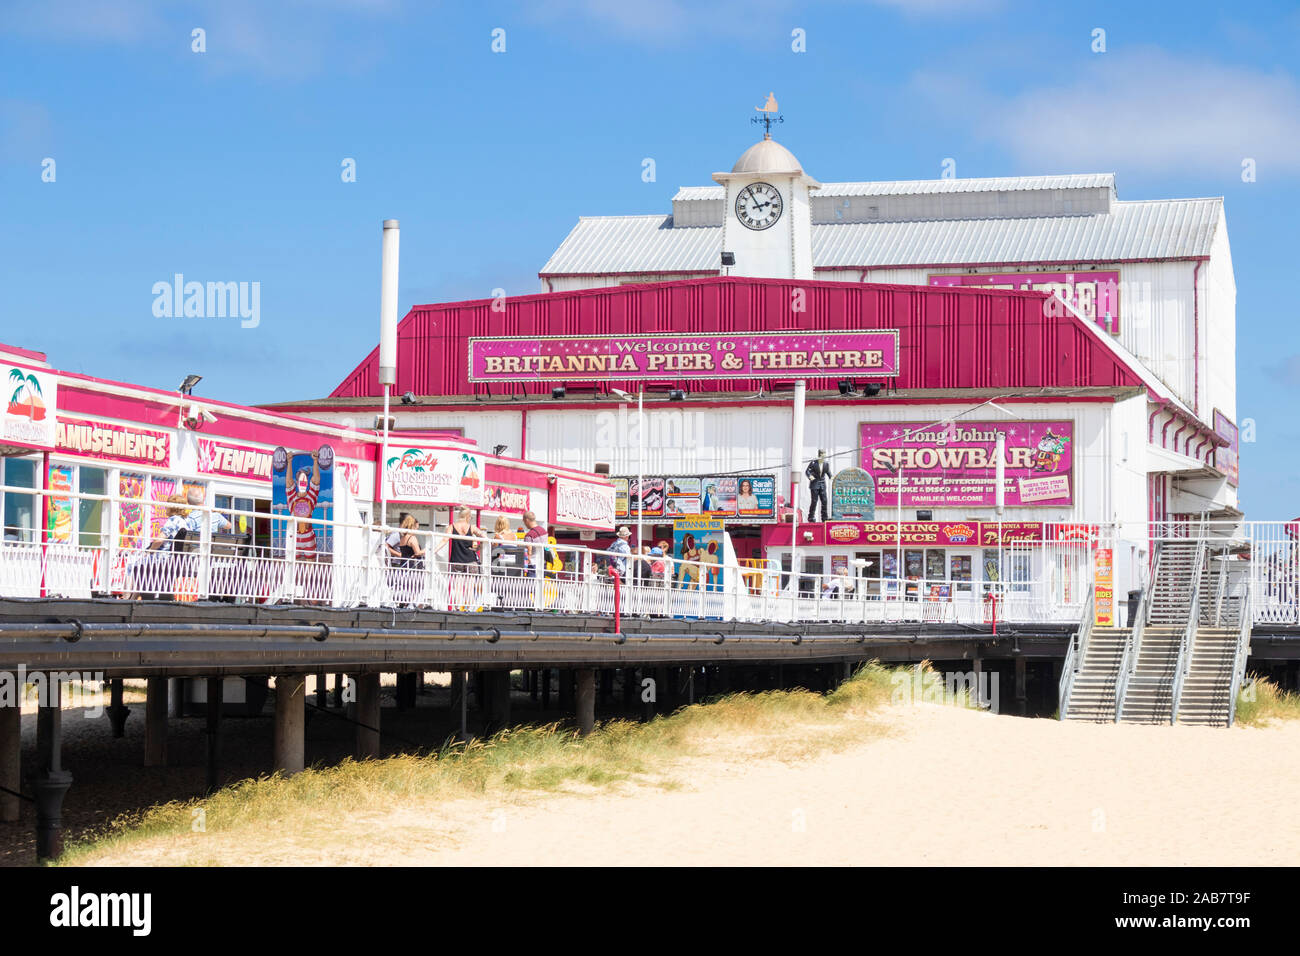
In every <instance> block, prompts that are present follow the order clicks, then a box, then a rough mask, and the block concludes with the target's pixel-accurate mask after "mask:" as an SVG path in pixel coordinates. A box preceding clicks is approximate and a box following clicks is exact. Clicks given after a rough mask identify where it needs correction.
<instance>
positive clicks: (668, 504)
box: [664, 477, 700, 518]
mask: <svg viewBox="0 0 1300 956" xmlns="http://www.w3.org/2000/svg"><path fill="white" fill-rule="evenodd" d="M699 513H700V479H699V478H695V477H687V478H666V479H664V517H666V518H677V517H679V516H682V515H697V514H699Z"/></svg>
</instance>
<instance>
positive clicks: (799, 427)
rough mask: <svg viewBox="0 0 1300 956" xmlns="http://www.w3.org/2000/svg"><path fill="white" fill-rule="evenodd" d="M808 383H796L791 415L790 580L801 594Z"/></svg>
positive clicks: (795, 591)
mask: <svg viewBox="0 0 1300 956" xmlns="http://www.w3.org/2000/svg"><path fill="white" fill-rule="evenodd" d="M807 392H808V383H807V382H805V381H804V380H803V379H799V380H798V381H797V382H795V383H794V404H793V406H792V408H791V415H790V580H791V582H792V583H793V585H794V586H793V592H794V594H795V595H796V596H797V595H798V594H799V581H800V575H799V477H800V473H799V463H800V462H801V461H802V460H803V419H804V407H805V404H806V398H807Z"/></svg>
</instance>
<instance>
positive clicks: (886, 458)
mask: <svg viewBox="0 0 1300 956" xmlns="http://www.w3.org/2000/svg"><path fill="white" fill-rule="evenodd" d="M860 429H861V430H860V439H861V440H860V442H859V444H860V445H861V447H862V467H863V468H864V469H866V470H867V471H869V472H870V473H871V475H872V477H873V478H874V479H875V481H876V504H877V505H878V506H897V505H898V503H899V495H900V494H901V495H902V504H903V506H904V507H912V506H919V507H922V508H925V507H972V506H973V507H988V508H992V507H994V506H995V505H996V504H997V486H996V483H997V458H996V455H997V441H998V434H999V433H1001V434H1002V435H1003V436H1004V439H1005V443H1006V444H1005V471H1004V475H1005V478H1006V486H1005V494H1006V497H1005V502H1006V504H1007V506H1008V507H1016V506H1042V507H1059V506H1063V505H1069V504H1070V503H1071V502H1072V501H1073V500H1074V481H1073V470H1074V422H1070V421H1044V422H1039V421H1018V422H1005V421H1002V422H988V421H984V422H980V421H962V422H952V423H950V424H947V425H938V424H926V423H924V422H887V423H881V422H870V423H867V422H864V423H863V424H862V425H861V426H860ZM900 476H901V477H900Z"/></svg>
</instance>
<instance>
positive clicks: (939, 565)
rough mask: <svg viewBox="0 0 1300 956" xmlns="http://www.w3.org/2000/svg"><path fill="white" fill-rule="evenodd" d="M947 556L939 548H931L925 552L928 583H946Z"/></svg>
mask: <svg viewBox="0 0 1300 956" xmlns="http://www.w3.org/2000/svg"><path fill="white" fill-rule="evenodd" d="M946 558H947V554H946V553H945V552H944V551H943V550H941V549H939V548H929V549H927V550H926V552H925V578H926V580H927V581H945V580H947V577H948V575H947V574H946V569H945V564H946V563H947V561H946Z"/></svg>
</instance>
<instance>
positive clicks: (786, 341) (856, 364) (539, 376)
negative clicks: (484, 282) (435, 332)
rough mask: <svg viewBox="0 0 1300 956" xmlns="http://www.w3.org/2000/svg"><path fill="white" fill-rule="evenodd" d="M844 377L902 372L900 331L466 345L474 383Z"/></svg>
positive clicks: (477, 341)
mask: <svg viewBox="0 0 1300 956" xmlns="http://www.w3.org/2000/svg"><path fill="white" fill-rule="evenodd" d="M839 375H847V376H857V377H861V378H886V377H893V376H896V375H898V332H897V331H896V330H893V329H889V330H885V331H870V332H864V331H849V332H798V331H789V332H727V333H721V332H719V333H707V332H706V333H692V334H680V335H679V334H672V335H669V334H661V335H610V336H581V335H551V336H542V337H540V338H539V337H537V336H528V337H522V336H517V337H509V338H471V339H470V340H469V378H470V381H471V382H537V381H551V380H556V381H569V382H581V381H610V380H614V381H629V382H631V381H638V380H644V379H662V378H673V379H720V378H816V377H820V376H839Z"/></svg>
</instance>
